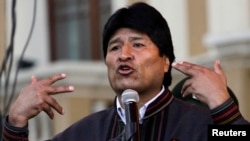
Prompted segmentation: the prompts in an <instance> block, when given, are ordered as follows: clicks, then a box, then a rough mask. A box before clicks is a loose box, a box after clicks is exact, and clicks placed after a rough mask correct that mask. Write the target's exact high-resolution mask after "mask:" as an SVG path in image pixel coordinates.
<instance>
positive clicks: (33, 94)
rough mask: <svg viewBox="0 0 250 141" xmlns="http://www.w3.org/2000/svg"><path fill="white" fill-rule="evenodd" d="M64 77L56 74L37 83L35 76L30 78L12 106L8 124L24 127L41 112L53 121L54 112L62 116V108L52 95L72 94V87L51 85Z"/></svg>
mask: <svg viewBox="0 0 250 141" xmlns="http://www.w3.org/2000/svg"><path fill="white" fill-rule="evenodd" d="M65 77H66V75H65V74H57V75H54V76H51V77H48V78H45V79H43V80H40V81H38V80H37V78H36V77H35V76H32V80H31V82H30V84H28V85H27V86H26V87H24V88H23V89H22V91H21V93H20V94H19V96H18V97H17V99H16V100H15V102H14V103H13V104H12V106H11V108H10V111H9V116H8V122H9V123H10V124H11V125H12V126H15V127H24V126H25V125H27V123H28V120H29V119H31V118H33V117H35V116H36V115H38V114H39V113H40V112H41V111H44V112H46V113H47V115H48V116H49V117H50V118H51V119H53V118H54V112H53V110H52V109H54V110H56V111H57V112H58V113H60V114H63V113H64V111H63V108H62V107H61V105H59V104H58V102H57V101H56V100H55V99H54V98H53V97H52V95H55V94H60V93H66V92H72V91H74V87H73V86H53V84H54V83H55V82H57V81H59V80H62V79H64V78H65Z"/></svg>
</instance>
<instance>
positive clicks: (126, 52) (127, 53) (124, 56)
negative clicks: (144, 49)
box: [119, 45, 134, 60]
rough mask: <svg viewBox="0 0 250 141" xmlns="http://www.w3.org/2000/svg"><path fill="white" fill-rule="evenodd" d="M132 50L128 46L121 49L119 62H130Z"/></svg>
mask: <svg viewBox="0 0 250 141" xmlns="http://www.w3.org/2000/svg"><path fill="white" fill-rule="evenodd" d="M133 58H134V57H133V49H132V47H131V46H129V45H124V46H123V47H122V49H121V54H120V57H119V59H120V60H131V59H133Z"/></svg>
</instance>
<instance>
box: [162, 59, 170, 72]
mask: <svg viewBox="0 0 250 141" xmlns="http://www.w3.org/2000/svg"><path fill="white" fill-rule="evenodd" d="M163 59H164V71H165V72H168V70H169V66H170V65H171V64H170V62H169V59H168V57H167V56H165V55H164V56H163Z"/></svg>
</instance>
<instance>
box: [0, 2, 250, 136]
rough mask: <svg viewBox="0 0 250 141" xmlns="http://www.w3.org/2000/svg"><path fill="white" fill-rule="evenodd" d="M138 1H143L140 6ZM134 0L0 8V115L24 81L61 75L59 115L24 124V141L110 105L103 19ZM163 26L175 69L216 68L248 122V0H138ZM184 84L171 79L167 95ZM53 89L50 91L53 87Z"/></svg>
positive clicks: (51, 132) (11, 4)
mask: <svg viewBox="0 0 250 141" xmlns="http://www.w3.org/2000/svg"><path fill="white" fill-rule="evenodd" d="M141 1H142V0H141ZM133 2H137V1H136V0H17V1H15V0H0V21H1V22H0V50H1V51H0V61H1V62H2V65H1V79H0V80H1V91H0V93H1V95H0V104H1V105H0V110H1V111H0V114H1V115H4V114H6V113H7V112H8V107H9V105H10V104H11V102H13V100H15V98H16V96H17V95H18V93H19V92H20V90H21V88H22V87H24V86H25V85H26V84H27V83H29V81H30V79H31V75H36V76H37V77H38V78H44V77H47V76H50V75H53V74H57V73H62V72H63V73H66V74H67V78H66V79H65V80H62V81H61V82H59V83H57V84H71V85H74V86H75V92H73V93H68V94H61V95H56V96H55V98H56V99H57V100H58V101H59V103H60V104H61V105H62V106H63V107H64V109H65V115H63V116H61V115H59V114H56V117H55V119H54V120H50V119H49V118H48V116H47V115H46V114H45V113H41V114H40V115H39V116H38V117H36V118H34V119H32V120H31V121H30V123H29V128H30V140H31V141H37V140H45V139H49V138H50V137H52V136H53V135H55V134H57V133H59V132H61V131H62V130H64V129H65V128H67V127H68V126H69V125H71V124H72V123H74V122H75V121H77V120H79V119H80V118H82V117H84V116H86V115H88V114H90V113H92V112H96V111H99V110H102V109H104V108H106V107H108V106H110V105H111V104H112V103H113V100H114V97H115V94H114V92H113V91H112V89H111V88H110V86H109V83H108V80H107V76H106V67H105V64H104V63H103V55H102V47H101V42H102V41H101V40H102V39H101V34H102V28H103V25H104V24H105V22H106V20H107V19H108V17H109V16H110V15H111V14H112V13H113V12H114V11H115V10H116V9H118V8H120V7H123V6H127V5H129V4H131V3H133ZM144 2H147V3H149V4H151V5H152V6H154V7H155V8H157V9H158V10H159V11H160V12H161V13H162V15H163V16H164V17H165V18H166V20H167V22H168V24H169V26H170V30H171V32H172V37H173V44H174V47H175V54H176V60H177V61H183V60H187V61H191V62H193V63H198V64H200V65H205V66H207V67H212V66H213V63H214V61H215V60H216V59H219V60H221V64H222V67H223V70H224V71H225V73H226V75H227V78H228V86H229V87H230V88H231V89H232V90H233V91H234V93H235V95H236V97H237V98H238V101H239V107H240V110H241V112H242V114H243V115H244V116H245V118H246V119H247V120H249V121H250V110H249V109H248V108H250V102H249V101H250V93H249V92H250V0H230V1H229V0H219V1H218V0H144ZM184 77H185V76H184V75H183V74H181V73H179V72H177V71H173V83H172V86H171V87H173V86H174V85H175V84H176V83H177V82H178V81H180V80H181V79H183V78H184ZM57 84H56V85H57Z"/></svg>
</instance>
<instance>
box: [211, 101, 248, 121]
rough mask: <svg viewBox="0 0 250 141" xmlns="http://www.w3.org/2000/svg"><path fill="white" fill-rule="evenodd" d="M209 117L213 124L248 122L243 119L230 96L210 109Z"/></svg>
mask: <svg viewBox="0 0 250 141" xmlns="http://www.w3.org/2000/svg"><path fill="white" fill-rule="evenodd" d="M211 117H212V119H213V121H214V123H215V124H250V123H249V122H248V121H247V120H245V119H244V117H243V116H242V114H241V113H240V111H239V107H238V105H237V104H236V103H235V102H234V101H233V99H232V98H230V99H228V100H227V101H225V102H224V103H223V104H221V105H220V106H218V107H216V108H215V109H212V110H211Z"/></svg>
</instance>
